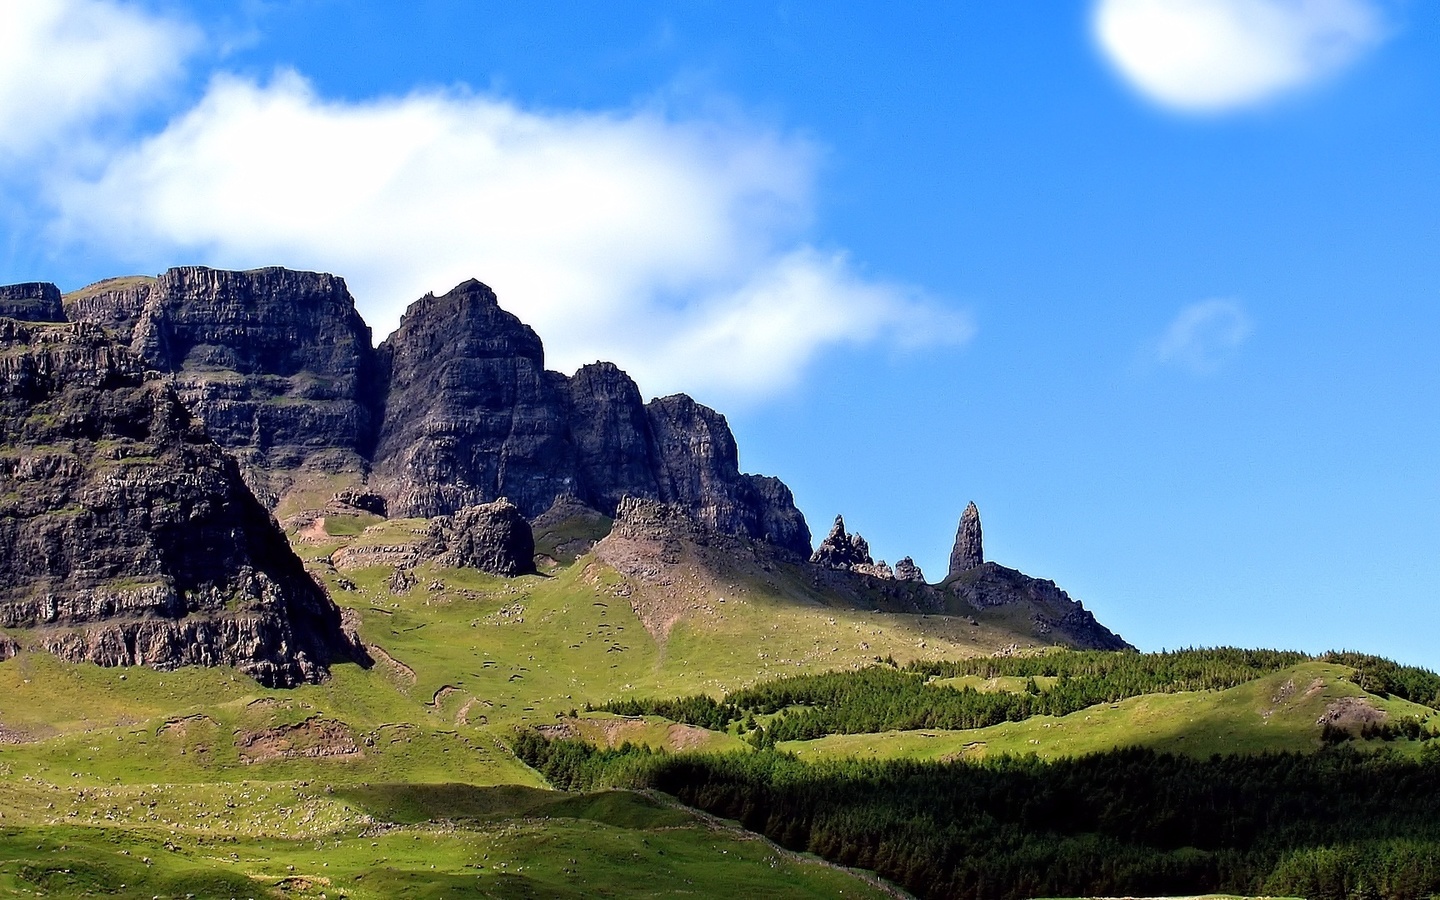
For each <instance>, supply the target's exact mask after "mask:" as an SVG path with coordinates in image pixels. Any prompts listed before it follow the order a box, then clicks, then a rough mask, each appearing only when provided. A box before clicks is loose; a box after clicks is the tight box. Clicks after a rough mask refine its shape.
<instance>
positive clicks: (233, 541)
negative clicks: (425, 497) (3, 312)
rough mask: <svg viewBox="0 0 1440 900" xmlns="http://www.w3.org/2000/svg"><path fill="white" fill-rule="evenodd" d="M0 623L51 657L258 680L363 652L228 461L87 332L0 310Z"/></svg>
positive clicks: (294, 679)
mask: <svg viewBox="0 0 1440 900" xmlns="http://www.w3.org/2000/svg"><path fill="white" fill-rule="evenodd" d="M0 628H3V629H6V631H7V632H8V633H9V635H10V636H11V638H12V639H13V640H14V642H16V643H19V644H21V645H23V646H27V647H32V648H36V649H43V650H48V651H50V652H53V653H55V654H57V655H59V656H60V657H62V658H64V659H67V660H72V661H81V660H86V661H90V662H95V663H98V664H100V665H106V666H117V665H146V666H151V667H154V668H160V669H168V668H173V667H175V666H181V665H232V666H235V667H237V668H239V669H240V670H241V671H243V672H246V673H247V674H249V675H251V676H253V677H254V678H256V679H257V680H258V681H260V682H262V683H264V684H267V685H293V684H296V683H299V682H301V681H313V680H316V679H318V678H320V677H322V676H323V675H324V673H325V666H326V665H327V664H328V663H330V662H331V661H334V660H339V659H346V658H354V659H363V651H360V650H358V649H357V648H356V646H355V645H354V643H353V642H352V640H351V639H350V638H349V637H348V636H347V635H346V634H345V633H344V632H343V630H342V626H341V620H340V611H339V609H338V608H336V606H335V605H334V604H333V603H331V602H330V600H329V598H327V597H326V596H325V594H324V593H323V591H322V590H321V589H320V588H319V586H318V585H317V584H316V583H315V582H314V581H313V580H312V579H311V578H310V576H309V575H308V574H307V573H306V572H305V569H304V566H303V565H302V564H301V562H300V560H299V558H297V557H296V556H295V554H294V553H293V552H292V551H291V550H290V546H289V544H288V543H287V542H286V540H285V535H284V534H283V533H282V532H281V531H280V529H279V527H278V526H277V525H276V523H275V520H274V519H273V518H272V517H271V516H270V514H269V512H268V511H267V510H266V509H265V508H264V507H263V506H261V504H260V503H259V502H258V501H257V500H256V499H255V497H254V496H253V495H252V494H251V493H250V492H249V491H248V490H247V489H246V487H245V485H244V482H243V481H242V480H241V477H240V473H239V470H238V468H237V466H236V464H235V461H234V460H233V459H232V458H231V457H229V456H228V455H226V454H225V453H224V451H222V450H221V448H220V447H218V446H217V445H216V444H215V443H214V442H213V441H211V440H210V439H209V438H208V436H207V435H206V433H205V431H204V429H203V428H202V427H201V426H200V424H199V422H198V421H197V420H196V419H195V418H194V417H193V416H191V414H190V413H189V412H188V411H187V410H186V408H185V406H184V405H183V404H182V403H181V401H180V399H179V398H178V397H177V396H176V394H175V392H174V391H173V390H172V388H171V387H170V385H169V384H168V383H167V382H166V381H165V380H163V379H162V378H161V377H159V375H158V374H157V373H155V372H153V371H150V370H148V367H147V366H146V365H145V363H144V361H143V360H141V359H140V358H139V357H138V356H136V355H135V354H133V353H130V352H129V351H127V350H125V349H124V348H122V347H120V346H119V345H117V344H115V343H114V342H113V341H112V340H111V339H110V338H109V337H108V336H107V334H106V332H104V331H103V330H102V329H101V328H98V327H96V326H93V325H87V324H79V325H63V326H45V327H42V326H33V325H25V324H22V323H19V322H16V321H13V320H8V319H7V320H0Z"/></svg>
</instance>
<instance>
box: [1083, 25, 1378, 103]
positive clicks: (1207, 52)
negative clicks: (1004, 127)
mask: <svg viewBox="0 0 1440 900" xmlns="http://www.w3.org/2000/svg"><path fill="white" fill-rule="evenodd" d="M1093 26H1094V32H1095V37H1096V40H1097V42H1098V43H1099V45H1100V47H1101V49H1102V50H1103V51H1104V53H1105V54H1106V56H1107V57H1108V58H1109V59H1110V62H1111V63H1112V64H1113V65H1114V66H1115V68H1116V69H1118V70H1119V72H1120V73H1121V74H1122V75H1123V76H1124V77H1125V78H1126V79H1128V80H1129V81H1130V82H1131V84H1133V85H1134V86H1135V87H1136V88H1137V89H1138V90H1139V91H1140V92H1141V93H1143V94H1145V95H1147V96H1149V97H1150V98H1151V99H1153V100H1156V101H1158V102H1159V103H1161V104H1163V105H1165V106H1168V107H1172V108H1174V109H1178V110H1182V111H1185V112H1202V113H1203V112H1221V111H1225V110H1229V109H1234V108H1239V107H1246V106H1253V105H1256V104H1259V103H1263V102H1265V101H1267V100H1270V99H1272V98H1274V97H1276V96H1278V95H1280V94H1283V93H1285V92H1287V91H1290V90H1293V89H1296V88H1300V87H1303V86H1305V85H1308V84H1311V83H1312V82H1315V81H1317V80H1320V79H1323V78H1325V77H1326V76H1328V75H1331V74H1333V73H1335V72H1337V71H1339V70H1340V69H1342V68H1344V67H1345V66H1346V65H1347V64H1349V63H1351V62H1352V61H1354V60H1355V59H1356V58H1357V57H1359V56H1360V55H1362V54H1363V53H1364V52H1365V51H1367V50H1369V49H1371V48H1372V47H1374V46H1375V45H1377V44H1378V43H1380V41H1381V40H1382V39H1383V38H1384V36H1385V31H1386V24H1385V17H1384V16H1383V15H1382V13H1381V10H1380V9H1379V7H1378V6H1377V4H1376V3H1375V2H1374V0H1098V2H1097V3H1096V5H1095V9H1094V16H1093Z"/></svg>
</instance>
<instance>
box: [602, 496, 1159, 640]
mask: <svg viewBox="0 0 1440 900" xmlns="http://www.w3.org/2000/svg"><path fill="white" fill-rule="evenodd" d="M816 557H817V559H816V560H815V561H802V560H799V559H796V558H795V557H794V556H793V555H790V554H788V553H784V552H782V551H777V550H776V548H775V547H774V546H773V545H771V544H768V543H766V542H764V541H757V540H754V539H751V538H747V537H744V536H737V535H731V534H725V533H722V532H719V531H716V530H714V529H712V528H709V527H707V526H705V525H703V524H701V523H699V522H697V521H696V520H695V518H694V517H693V516H690V515H689V514H688V513H687V512H686V511H685V510H683V509H682V508H680V507H677V506H673V505H670V504H664V503H660V502H658V501H653V500H635V499H627V500H625V501H624V502H622V503H621V505H620V508H619V509H618V510H617V512H616V518H615V522H614V527H613V529H612V530H611V532H610V534H609V535H608V536H607V537H605V538H604V539H603V540H602V541H600V542H599V543H598V544H596V546H595V558H596V559H597V560H598V561H600V562H601V563H603V564H605V565H607V566H610V567H611V568H613V569H614V570H615V571H616V572H618V573H619V574H620V575H622V576H623V577H624V578H625V579H626V587H625V589H624V591H623V592H622V593H623V596H625V597H627V598H628V599H629V602H630V605H631V607H632V608H633V609H634V610H635V612H636V614H637V615H638V616H639V617H640V619H641V621H642V622H644V623H645V624H646V627H647V628H648V629H649V630H650V632H651V634H652V635H654V636H656V637H657V639H661V638H663V637H664V636H666V635H668V634H669V633H670V631H671V629H673V628H674V627H675V625H676V624H677V623H679V622H681V621H684V620H685V619H687V618H694V617H696V616H700V617H706V616H708V617H711V618H713V617H714V616H715V615H717V611H718V607H717V606H716V602H717V600H716V598H717V597H724V596H728V597H731V598H735V597H742V596H745V595H746V594H747V593H748V594H758V595H761V596H765V597H771V598H782V599H783V600H784V601H785V602H790V603H794V604H797V605H801V606H822V607H824V606H829V607H837V608H852V609H862V610H870V611H877V612H887V613H908V614H915V615H920V616H930V617H938V618H940V619H944V620H947V621H950V622H954V623H960V624H962V625H963V626H964V627H967V628H980V629H990V630H993V631H994V632H998V633H1006V634H1010V635H1013V636H1014V637H1015V638H1016V639H1018V640H1021V641H1024V642H1026V643H1028V644H1029V645H1030V646H1043V645H1053V644H1058V645H1061V646H1069V647H1078V648H1084V649H1096V650H1102V649H1103V650H1123V649H1133V648H1131V647H1130V645H1129V644H1128V643H1126V642H1125V641H1124V640H1123V639H1122V638H1121V637H1119V636H1118V635H1116V634H1114V633H1113V632H1111V631H1110V630H1109V629H1107V628H1105V627H1104V626H1103V625H1101V624H1100V623H1098V622H1097V621H1096V620H1095V617H1094V616H1093V615H1091V614H1090V612H1089V611H1088V610H1086V609H1085V607H1084V606H1083V605H1082V604H1080V603H1078V602H1076V601H1074V600H1072V599H1071V598H1070V597H1069V595H1067V594H1065V592H1064V591H1061V590H1060V589H1059V588H1057V587H1056V586H1055V583H1054V582H1051V581H1042V580H1040V579H1036V578H1030V577H1029V576H1027V575H1024V574H1023V573H1021V572H1017V571H1015V570H1014V569H1007V568H1005V567H1003V566H999V565H996V564H995V563H984V564H982V565H981V566H979V567H976V568H974V569H970V570H968V571H967V572H966V573H965V574H964V575H963V576H961V577H960V578H958V579H949V580H947V581H946V582H945V583H943V584H940V585H929V584H926V583H924V581H923V580H921V579H920V578H918V577H914V576H912V577H907V578H901V577H898V572H896V573H892V572H891V571H890V569H889V567H888V566H884V565H883V564H882V563H875V562H874V561H873V560H870V557H869V553H868V549H867V548H866V547H865V544H864V539H863V538H860V537H859V536H858V535H853V534H849V533H847V532H846V531H845V526H844V521H843V519H840V518H838V517H837V521H836V524H835V527H834V528H832V529H831V532H830V535H829V536H827V538H826V539H825V541H823V542H822V543H821V549H820V550H817V551H816ZM913 565H914V564H913V562H912V563H911V566H912V567H913ZM897 568H898V567H897ZM916 571H917V572H918V569H916ZM718 602H720V603H723V602H725V601H723V600H720V601H718Z"/></svg>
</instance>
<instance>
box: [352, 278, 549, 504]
mask: <svg viewBox="0 0 1440 900" xmlns="http://www.w3.org/2000/svg"><path fill="white" fill-rule="evenodd" d="M380 356H381V360H382V366H383V368H384V371H385V372H386V373H387V374H388V376H389V377H388V381H389V391H388V394H387V400H386V404H385V410H386V412H385V418H384V422H383V424H382V426H381V429H380V440H379V443H378V444H377V446H376V451H375V460H374V476H373V478H372V481H371V483H372V485H373V487H374V489H375V490H376V491H378V492H379V493H381V494H383V495H385V497H386V499H387V500H388V504H389V509H390V514H391V515H393V516H419V517H431V516H440V515H447V514H449V513H453V512H455V511H456V510H459V509H461V508H463V507H466V506H475V505H479V504H482V503H489V502H491V501H493V500H496V499H498V498H500V497H508V498H510V499H511V500H512V501H513V502H514V503H515V504H516V505H517V506H519V507H520V509H521V510H522V511H523V512H524V513H525V514H526V515H530V516H534V515H538V514H540V513H541V512H543V511H544V510H545V509H546V508H547V507H549V506H550V504H551V503H553V502H554V500H555V498H556V497H558V496H560V495H561V494H564V493H573V492H574V490H575V488H576V484H575V455H574V447H573V445H572V444H571V443H570V441H569V440H568V430H569V429H568V423H567V421H566V416H565V403H564V396H565V394H566V393H567V391H566V385H565V378H564V376H563V375H559V374H558V373H555V374H553V375H552V373H548V372H546V371H545V353H544V350H543V348H542V346H541V344H540V338H539V337H537V336H536V334H535V332H534V331H533V330H531V328H530V327H529V326H528V325H525V324H524V323H522V322H521V321H520V320H519V319H517V318H515V316H513V315H511V314H510V313H508V312H506V311H505V310H503V309H501V308H500V306H499V304H498V303H497V301H496V299H495V293H494V292H493V291H491V290H490V288H488V287H486V286H485V285H483V284H481V283H480V282H478V281H473V280H472V281H467V282H465V283H464V284H461V285H460V286H458V287H456V288H455V289H454V290H452V291H451V292H450V293H448V294H445V295H444V296H441V297H436V296H435V295H433V294H427V295H426V296H425V297H423V298H421V299H420V300H418V301H416V302H415V303H414V304H412V305H411V306H410V308H409V309H408V310H407V311H406V313H405V315H404V316H403V317H402V318H401V319H400V327H399V328H397V329H396V330H395V333H394V334H392V335H390V337H389V338H387V339H386V341H385V343H383V344H381V345H380Z"/></svg>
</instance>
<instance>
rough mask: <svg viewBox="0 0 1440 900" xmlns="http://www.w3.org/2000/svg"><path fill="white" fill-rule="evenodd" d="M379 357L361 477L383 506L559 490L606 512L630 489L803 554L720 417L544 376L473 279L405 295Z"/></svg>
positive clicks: (600, 384) (544, 498)
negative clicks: (375, 413)
mask: <svg viewBox="0 0 1440 900" xmlns="http://www.w3.org/2000/svg"><path fill="white" fill-rule="evenodd" d="M379 354H380V360H381V368H382V372H383V373H384V377H385V379H386V381H387V383H388V385H389V387H388V391H387V393H386V401H385V405H384V409H385V414H384V419H383V424H382V426H381V429H380V435H379V441H378V444H377V446H376V450H375V455H374V474H373V476H372V479H371V484H372V486H373V488H374V490H376V491H377V492H379V493H381V494H383V495H384V496H385V497H386V499H387V501H388V505H389V512H390V514H391V515H396V516H422V517H428V516H436V515H445V514H449V513H452V512H454V511H456V510H458V509H460V508H461V507H464V506H471V505H476V504H480V503H487V502H490V501H493V500H495V499H497V498H499V497H508V498H509V499H510V500H511V501H513V502H514V503H515V504H516V505H517V506H518V507H519V508H520V510H521V512H522V513H524V514H525V515H526V516H529V517H535V516H538V515H540V514H541V513H543V512H544V511H545V510H547V509H549V508H550V507H551V506H553V505H554V503H555V501H556V500H557V499H558V498H560V497H562V496H567V495H568V496H574V497H575V498H576V499H578V500H579V501H580V502H581V503H583V504H585V505H587V506H589V507H591V508H593V509H595V510H597V511H598V512H600V513H602V514H604V515H606V516H613V515H614V514H615V512H616V510H617V509H618V506H619V503H620V501H621V499H622V498H624V497H627V496H630V497H637V498H645V499H653V500H659V501H661V502H664V503H671V504H675V505H677V506H680V507H682V508H684V509H686V510H688V511H689V512H690V513H691V514H692V515H693V516H695V517H696V518H697V519H698V520H700V521H701V522H703V523H704V524H706V525H708V526H710V527H712V528H715V529H717V530H720V531H724V532H727V533H731V534H742V535H745V536H748V537H754V538H758V539H761V540H765V541H768V542H770V543H773V544H775V545H776V546H779V547H783V548H785V549H787V550H790V551H791V552H794V553H797V554H808V553H809V552H810V531H809V528H808V526H807V525H806V524H805V519H804V516H803V515H802V514H801V513H800V511H799V510H798V509H797V508H796V507H795V502H794V497H793V496H792V495H791V493H790V490H789V489H788V488H786V487H785V485H784V484H782V483H781V482H779V481H778V480H777V479H773V478H764V477H761V476H755V475H746V474H742V473H741V472H740V468H739V454H738V450H737V448H736V445H735V439H734V436H733V435H732V434H731V432H730V427H729V425H728V423H727V422H726V421H725V417H724V416H722V415H720V414H719V413H717V412H715V411H714V410H712V409H709V408H708V407H705V406H702V405H701V404H698V403H696V402H695V401H694V400H692V399H690V398H689V397H687V396H685V395H683V394H679V395H675V396H671V397H663V398H660V399H658V400H653V401H651V402H650V403H649V404H645V403H643V402H642V399H641V396H640V392H639V389H638V388H637V387H636V385H635V383H634V382H633V381H632V380H631V379H630V377H629V376H628V375H626V374H625V373H624V372H622V371H620V369H618V368H616V367H615V366H614V365H612V364H610V363H596V364H593V365H589V366H585V367H584V368H582V369H580V370H579V371H578V372H577V373H576V374H575V376H574V377H573V378H572V377H566V376H565V375H563V374H561V373H558V372H551V371H547V370H546V369H545V358H544V348H543V347H542V345H541V343H540V339H539V338H538V337H537V336H536V334H535V332H534V331H533V330H531V329H530V328H529V326H527V325H525V324H524V323H522V322H521V321H520V320H519V319H517V318H516V317H515V316H513V315H511V314H510V313H508V312H506V311H505V310H503V309H501V308H500V306H499V303H498V302H497V300H496V297H495V294H494V292H493V291H491V290H490V289H489V288H488V287H486V286H485V285H483V284H481V283H480V282H478V281H468V282H466V283H464V284H462V285H460V286H458V287H457V288H455V289H454V290H453V291H451V292H450V293H448V294H445V295H444V296H441V297H436V296H434V295H427V296H426V297H424V298H422V299H420V300H419V301H417V302H416V303H415V304H413V305H412V306H411V307H410V309H409V310H408V311H407V312H406V313H405V316H404V317H403V318H402V319H401V322H400V327H399V328H398V329H397V330H396V331H395V333H394V334H392V335H391V336H390V337H389V338H388V339H386V341H385V343H383V344H382V345H381V347H380V351H379Z"/></svg>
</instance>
